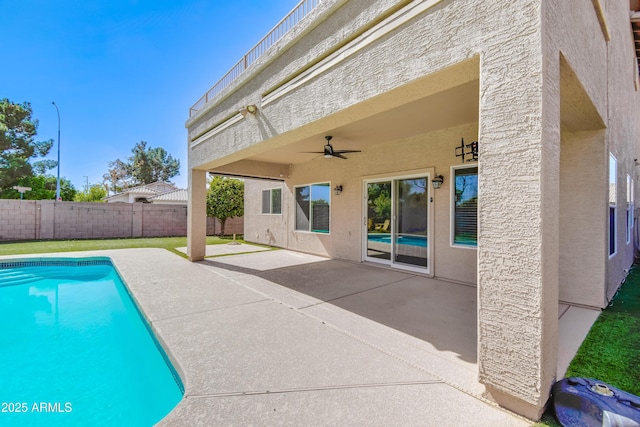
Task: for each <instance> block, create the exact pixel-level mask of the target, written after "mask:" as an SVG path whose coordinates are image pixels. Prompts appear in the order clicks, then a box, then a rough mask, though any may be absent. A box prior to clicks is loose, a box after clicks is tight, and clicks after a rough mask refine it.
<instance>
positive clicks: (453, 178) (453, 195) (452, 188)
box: [449, 163, 479, 250]
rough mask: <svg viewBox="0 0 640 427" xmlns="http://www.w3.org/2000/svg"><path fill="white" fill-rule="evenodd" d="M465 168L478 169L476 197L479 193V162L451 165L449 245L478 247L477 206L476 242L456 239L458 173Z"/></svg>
mask: <svg viewBox="0 0 640 427" xmlns="http://www.w3.org/2000/svg"><path fill="white" fill-rule="evenodd" d="M463 169H475V170H476V197H478V196H477V193H478V188H477V179H478V178H477V177H478V176H479V170H478V164H477V163H473V164H469V165H457V166H451V174H450V175H449V176H450V177H451V183H450V186H449V188H450V221H449V224H450V233H449V245H450V246H451V247H453V248H462V249H473V250H477V249H478V211H477V207H476V240H475V243H474V244H464V243H460V242H456V241H455V233H456V222H455V221H456V173H457V171H459V170H463Z"/></svg>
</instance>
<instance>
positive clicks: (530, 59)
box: [478, 2, 560, 419]
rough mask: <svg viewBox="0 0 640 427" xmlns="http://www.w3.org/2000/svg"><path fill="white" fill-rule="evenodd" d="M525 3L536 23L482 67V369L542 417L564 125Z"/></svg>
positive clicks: (497, 394) (487, 55)
mask: <svg viewBox="0 0 640 427" xmlns="http://www.w3.org/2000/svg"><path fill="white" fill-rule="evenodd" d="M525 9H531V10H523V11H522V15H523V16H526V17H528V18H531V17H534V18H533V19H528V20H527V21H526V22H523V25H526V26H531V27H532V28H529V29H527V30H524V29H523V28H521V27H520V26H517V25H514V26H513V28H514V29H517V32H514V33H513V34H510V35H508V37H502V38H495V39H494V40H495V41H494V40H492V39H490V38H489V36H487V37H488V38H487V46H486V49H485V52H484V53H483V55H482V57H481V64H480V73H481V77H480V82H481V87H480V93H481V99H480V125H479V147H480V153H479V154H480V159H479V184H478V185H479V199H478V203H479V204H478V224H479V225H478V369H479V379H480V382H482V383H483V384H484V385H485V386H486V388H487V391H488V392H489V393H490V394H491V395H492V396H493V398H494V399H495V400H496V401H497V402H498V403H499V404H500V405H502V406H504V407H506V408H508V409H511V410H513V411H514V412H517V413H520V414H522V415H524V416H527V417H529V418H533V419H538V418H539V416H540V415H541V413H542V410H543V409H544V405H545V403H546V401H547V398H548V396H549V391H550V388H551V386H552V385H553V383H554V380H555V375H556V364H557V339H558V338H557V337H558V265H559V264H558V248H559V243H558V233H559V229H558V212H559V208H558V206H559V184H558V181H559V156H560V152H559V122H560V121H559V105H558V104H559V93H554V88H555V89H557V87H558V80H557V79H558V74H557V69H556V74H555V76H554V77H552V78H551V79H550V78H549V74H553V71H546V70H545V67H544V64H543V54H542V49H543V44H542V41H541V39H540V37H541V33H540V31H539V28H540V22H539V21H537V20H539V19H540V16H539V15H540V14H539V11H538V12H537V13H536V10H535V2H531V3H529V5H528V6H527V7H526V8H525ZM507 53H508V54H507ZM545 73H547V74H545ZM553 79H555V81H552V80H553Z"/></svg>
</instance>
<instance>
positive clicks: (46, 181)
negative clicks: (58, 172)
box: [0, 175, 76, 202]
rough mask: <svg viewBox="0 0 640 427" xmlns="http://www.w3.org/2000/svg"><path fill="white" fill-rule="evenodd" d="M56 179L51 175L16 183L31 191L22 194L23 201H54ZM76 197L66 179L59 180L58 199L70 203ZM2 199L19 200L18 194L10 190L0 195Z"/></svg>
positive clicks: (31, 177) (36, 176)
mask: <svg viewBox="0 0 640 427" xmlns="http://www.w3.org/2000/svg"><path fill="white" fill-rule="evenodd" d="M57 181H58V179H57V178H56V177H55V176H53V175H35V176H28V177H24V178H21V179H20V180H18V182H17V183H16V184H17V185H20V186H21V187H30V188H31V190H29V191H27V192H25V193H24V195H23V198H24V199H25V200H55V198H56V183H57ZM75 195H76V189H75V187H74V186H73V184H72V183H71V181H69V180H68V179H66V178H60V197H61V198H62V200H64V201H66V202H69V201H72V200H73V198H74V197H75ZM0 197H1V198H3V199H19V198H20V193H18V191H17V190H14V189H12V188H10V189H7V190H4V191H2V192H1V193H0Z"/></svg>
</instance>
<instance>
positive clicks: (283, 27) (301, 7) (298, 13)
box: [189, 0, 323, 117]
mask: <svg viewBox="0 0 640 427" xmlns="http://www.w3.org/2000/svg"><path fill="white" fill-rule="evenodd" d="M322 1H323V0H302V1H301V2H300V3H298V5H297V6H296V7H294V8H293V10H292V11H291V12H289V14H288V15H287V16H285V17H284V18H283V19H282V20H281V21H280V22H279V23H278V24H277V25H276V26H275V27H273V29H272V30H271V31H270V32H269V34H267V35H266V36H264V37H263V38H262V40H260V41H259V42H258V43H257V44H256V45H255V46H254V47H253V48H252V49H251V50H250V51H249V52H248V53H247V54H245V55H244V56H243V57H242V59H241V60H240V61H238V62H237V63H236V65H234V66H233V67H232V68H231V69H230V70H229V71H228V72H227V74H225V75H224V77H222V78H221V79H220V80H218V82H217V83H216V84H214V85H213V86H212V87H211V89H209V90H208V91H207V93H205V94H204V95H202V97H201V98H200V99H198V101H197V102H196V103H195V104H193V106H192V107H191V108H190V109H189V117H192V116H193V115H194V114H196V113H197V112H198V111H200V110H202V109H203V108H204V106H205V105H206V104H207V103H208V102H209V101H211V100H212V99H214V98H215V97H216V96H217V95H218V94H219V93H220V92H222V90H223V89H224V88H226V87H227V86H229V85H230V84H231V83H233V82H234V81H235V80H236V79H237V78H238V77H239V76H240V75H241V74H242V72H243V71H244V70H246V69H247V68H248V67H249V66H250V65H251V64H253V63H254V62H255V61H256V60H257V59H258V58H260V57H261V56H262V54H264V53H265V52H266V51H267V49H269V48H270V47H271V46H273V45H274V44H275V43H276V42H277V41H278V40H280V39H281V38H282V37H283V36H284V35H285V34H287V33H288V32H289V30H290V29H292V28H293V27H294V26H295V25H296V24H297V23H298V22H300V21H301V20H302V19H303V18H304V17H305V16H307V15H308V14H309V13H310V12H311V11H312V10H313V9H315V7H316V6H318V5H319V4H320V3H322Z"/></svg>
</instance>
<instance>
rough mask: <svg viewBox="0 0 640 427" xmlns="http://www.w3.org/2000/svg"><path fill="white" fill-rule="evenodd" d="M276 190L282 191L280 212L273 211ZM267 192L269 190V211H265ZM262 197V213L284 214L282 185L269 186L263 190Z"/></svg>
mask: <svg viewBox="0 0 640 427" xmlns="http://www.w3.org/2000/svg"><path fill="white" fill-rule="evenodd" d="M274 191H279V192H280V212H274V211H273V192H274ZM265 192H269V212H265V203H264V202H265V199H264V196H265ZM260 195H261V198H260V213H261V214H262V215H282V188H280V187H273V188H267V189H265V190H262V192H261V193H260Z"/></svg>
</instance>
